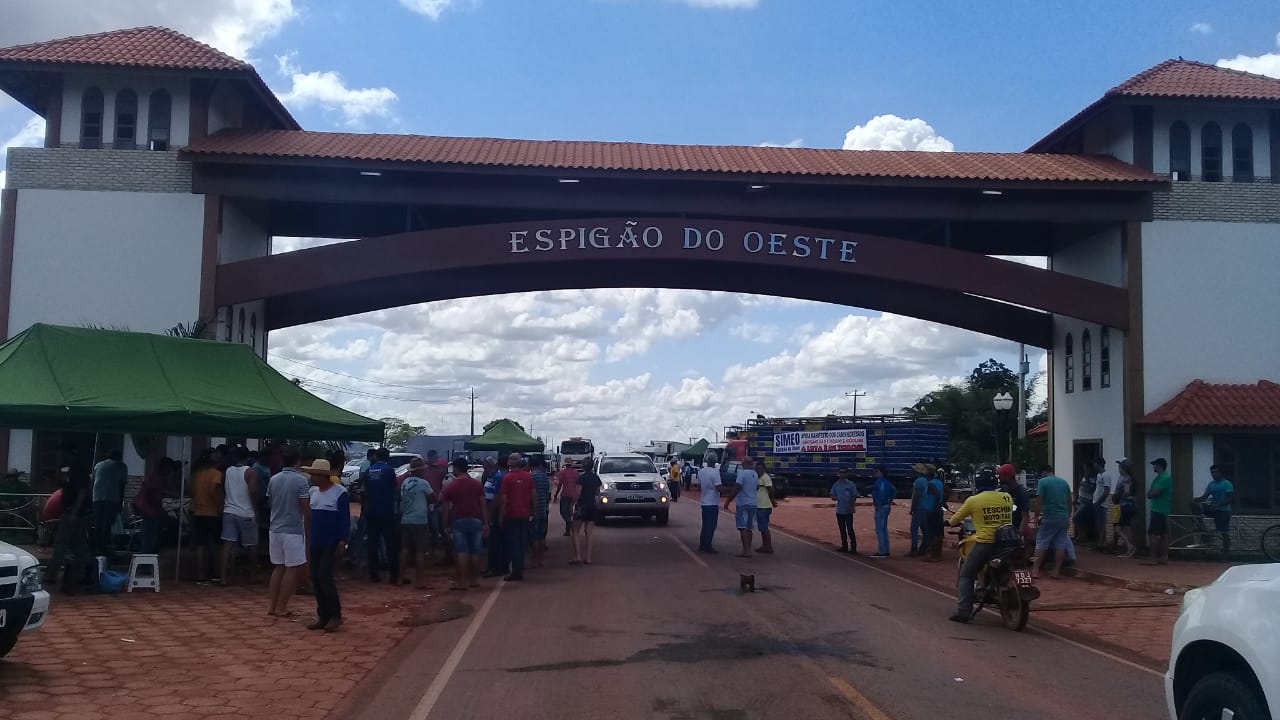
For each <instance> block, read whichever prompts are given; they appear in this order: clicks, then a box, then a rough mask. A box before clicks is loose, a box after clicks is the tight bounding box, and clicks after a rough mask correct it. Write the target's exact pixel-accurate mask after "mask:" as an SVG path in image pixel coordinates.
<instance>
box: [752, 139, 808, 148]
mask: <svg viewBox="0 0 1280 720" xmlns="http://www.w3.org/2000/svg"><path fill="white" fill-rule="evenodd" d="M756 147H782V148H798V147H804V138H796V139H794V140H790V141H788V142H784V143H775V142H762V143H758V144H757V145H756Z"/></svg>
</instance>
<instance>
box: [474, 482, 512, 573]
mask: <svg viewBox="0 0 1280 720" xmlns="http://www.w3.org/2000/svg"><path fill="white" fill-rule="evenodd" d="M504 474H505V473H503V472H502V470H501V469H499V467H498V461H497V459H496V458H491V457H490V458H485V460H484V473H483V474H482V475H481V476H480V482H481V484H482V485H484V501H485V503H486V504H487V505H488V512H489V537H488V542H489V568H488V569H487V570H485V571H484V577H502V576H503V575H506V574H507V541H506V538H504V537H503V534H502V515H501V514H500V513H499V512H498V494H499V493H500V492H502V476H503V475H504Z"/></svg>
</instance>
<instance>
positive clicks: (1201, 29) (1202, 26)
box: [1190, 22, 1213, 35]
mask: <svg viewBox="0 0 1280 720" xmlns="http://www.w3.org/2000/svg"><path fill="white" fill-rule="evenodd" d="M1190 30H1191V32H1193V33H1196V34H1197V35H1208V34H1209V33H1212V32H1213V26H1212V25H1210V24H1209V23H1207V22H1198V23H1193V24H1192V25H1191V28H1190Z"/></svg>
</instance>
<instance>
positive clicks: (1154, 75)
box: [1027, 60, 1280, 152]
mask: <svg viewBox="0 0 1280 720" xmlns="http://www.w3.org/2000/svg"><path fill="white" fill-rule="evenodd" d="M1118 97H1135V98H1142V97H1153V98H1154V97H1159V98H1187V99H1213V100H1262V101H1267V100H1280V79H1277V78H1273V77H1267V76H1266V75H1255V74H1254V73H1247V72H1244V71H1243V70H1231V69H1229V68H1221V67H1218V66H1216V65H1207V64H1205V63H1202V62H1195V61H1193V60H1165V61H1164V62H1162V63H1160V64H1159V65H1156V66H1155V67H1152V68H1148V69H1147V70H1143V71H1142V72H1140V73H1138V74H1137V75H1134V76H1133V77H1131V78H1129V79H1128V80H1125V81H1124V82H1122V83H1120V84H1119V85H1117V86H1115V87H1113V88H1111V89H1110V90H1108V91H1107V92H1106V93H1104V94H1103V96H1102V97H1101V98H1099V99H1098V100H1096V101H1094V102H1093V103H1092V104H1091V105H1089V106H1088V107H1086V108H1085V109H1083V110H1081V111H1080V112H1078V113H1076V114H1075V115H1073V116H1071V119H1070V120H1067V121H1066V122H1064V123H1063V124H1061V125H1059V126H1058V127H1057V128H1055V129H1054V130H1053V132H1051V133H1049V134H1048V135H1045V136H1044V137H1043V138H1041V139H1040V140H1039V141H1037V142H1036V144H1034V145H1032V146H1031V147H1030V148H1028V149H1027V151H1028V152H1044V151H1047V150H1049V149H1050V148H1051V147H1052V146H1053V144H1054V143H1056V142H1057V141H1058V140H1060V139H1061V138H1062V137H1063V136H1064V135H1066V134H1067V133H1068V132H1070V131H1071V130H1074V129H1075V128H1076V127H1078V126H1079V125H1080V124H1081V123H1083V122H1084V120H1085V119H1086V118H1088V117H1090V116H1092V115H1093V114H1094V113H1095V112H1097V111H1098V110H1100V109H1101V108H1102V107H1103V106H1105V105H1107V104H1108V103H1110V102H1111V101H1112V99H1113V98H1118Z"/></svg>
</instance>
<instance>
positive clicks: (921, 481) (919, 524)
mask: <svg viewBox="0 0 1280 720" xmlns="http://www.w3.org/2000/svg"><path fill="white" fill-rule="evenodd" d="M911 469H912V470H913V471H914V472H915V474H916V479H915V481H913V482H912V483H911V552H908V553H907V557H915V556H917V555H923V554H924V550H925V548H924V543H923V542H921V541H922V540H923V539H924V538H923V537H922V536H923V535H925V534H926V528H927V526H928V515H929V513H928V512H926V511H925V509H924V503H925V496H926V495H928V494H929V478H928V477H926V472H927V471H926V470H925V466H924V463H916V464H915V465H912V466H911Z"/></svg>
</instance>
